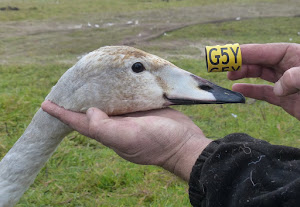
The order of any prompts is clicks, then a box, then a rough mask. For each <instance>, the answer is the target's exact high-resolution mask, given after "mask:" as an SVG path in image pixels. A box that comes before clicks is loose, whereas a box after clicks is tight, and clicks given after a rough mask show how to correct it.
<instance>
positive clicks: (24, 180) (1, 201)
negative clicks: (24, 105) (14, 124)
mask: <svg viewBox="0 0 300 207" xmlns="http://www.w3.org/2000/svg"><path fill="white" fill-rule="evenodd" d="M71 131H72V130H71V129H70V128H69V127H68V126H66V125H65V124H63V123H62V122H60V121H59V120H57V119H56V118H54V117H52V116H50V115H48V114H47V113H46V112H44V111H43V110H42V109H39V110H38V112H37V113H36V114H35V116H34V117H33V119H32V121H31V123H30V124H29V126H28V127H27V129H26V130H25V132H24V134H23V135H22V136H21V137H20V138H19V140H18V141H17V142H16V143H15V144H14V146H13V147H12V148H11V149H10V150H9V152H8V153H7V154H6V155H5V156H4V157H3V159H2V160H1V162H0V206H13V205H14V204H15V203H16V202H18V200H19V199H20V197H21V196H22V195H23V193H24V192H25V191H26V190H27V188H28V187H29V186H30V185H31V184H32V183H33V181H34V179H35V177H36V176H37V174H38V173H39V171H40V170H41V168H42V167H43V166H44V164H45V163H46V162H47V160H48V159H49V158H50V156H51V155H52V154H53V152H54V151H55V150H56V148H57V146H58V145H59V143H60V142H61V141H62V139H63V137H64V136H66V135H67V134H68V133H70V132H71Z"/></svg>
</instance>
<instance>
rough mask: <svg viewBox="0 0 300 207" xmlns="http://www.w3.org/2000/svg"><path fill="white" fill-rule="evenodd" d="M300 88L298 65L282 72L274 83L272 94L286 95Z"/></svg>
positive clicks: (299, 69) (299, 68)
mask: <svg viewBox="0 0 300 207" xmlns="http://www.w3.org/2000/svg"><path fill="white" fill-rule="evenodd" d="M299 90H300V67H294V68H291V69H289V70H287V71H285V72H284V74H283V75H282V77H281V78H280V79H279V80H278V81H277V82H276V83H275V85H274V94H275V95H277V96H287V95H290V94H294V93H297V92H298V91H299Z"/></svg>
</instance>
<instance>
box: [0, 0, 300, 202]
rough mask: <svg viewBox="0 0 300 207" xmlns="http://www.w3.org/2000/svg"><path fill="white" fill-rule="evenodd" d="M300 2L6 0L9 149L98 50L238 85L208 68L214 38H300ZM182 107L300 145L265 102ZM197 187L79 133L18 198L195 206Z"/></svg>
mask: <svg viewBox="0 0 300 207" xmlns="http://www.w3.org/2000/svg"><path fill="white" fill-rule="evenodd" d="M299 8H300V1H299V0H281V1H280V0H228V1H226V2H224V1H218V0H211V1H205V0H127V1H125V0H113V1H111V0H98V1H96V0H26V1H25V0H1V1H0V114H1V115H0V157H3V156H4V155H5V154H6V152H7V151H8V150H9V149H10V148H11V146H12V145H13V144H14V142H15V141H16V140H17V139H18V138H19V136H20V135H21V134H22V133H23V132H24V129H25V128H26V127H27V125H28V124H29V122H30V120H31V118H32V117H33V115H34V113H35V112H36V111H37V110H38V108H39V107H40V104H41V103H42V101H43V100H44V98H45V96H46V95H47V94H48V92H49V91H50V89H51V87H52V86H53V85H54V84H55V83H56V81H57V80H58V79H59V77H60V76H61V75H62V74H63V73H64V72H65V71H66V70H67V69H68V68H69V67H71V66H72V65H73V64H75V63H76V62H77V61H78V60H79V59H80V58H81V57H82V56H83V55H85V54H86V53H88V52H90V51H93V50H95V49H97V48H99V47H101V46H105V45H130V46H133V47H136V48H139V49H142V50H145V51H147V52H149V53H153V54H156V55H158V56H160V57H162V58H165V59H167V60H169V61H171V62H173V63H174V64H176V65H178V66H179V67H181V68H183V69H186V70H188V71H190V72H192V73H195V74H197V75H199V76H201V77H203V78H206V79H209V80H211V81H213V82H215V83H217V84H218V85H221V86H223V87H227V88H231V85H232V84H233V83H234V82H232V81H228V80H227V79H226V74H223V73H222V74H220V73H213V74H208V73H207V72H206V65H205V60H204V56H205V53H204V48H205V46H206V45H217V44H227V43H240V44H244V43H268V42H294V43H300V10H299ZM245 81H246V82H250V83H263V84H268V83H266V82H264V81H261V80H258V79H249V80H243V81H239V82H245ZM174 108H176V109H177V110H180V111H182V112H184V113H185V114H187V115H189V116H190V117H191V118H192V119H193V121H194V122H195V123H196V124H197V125H198V126H199V127H200V128H201V129H202V130H203V131H204V133H205V134H206V136H208V137H210V138H212V139H215V138H220V137H223V136H225V135H227V134H229V133H233V132H245V133H248V134H250V135H251V136H253V137H256V138H260V139H264V140H267V141H269V142H271V143H273V144H284V145H290V146H296V147H299V146H300V139H299V134H300V127H299V121H297V120H296V119H295V118H293V117H291V116H289V115H287V114H286V113H285V112H284V111H283V110H281V109H280V108H278V107H276V106H271V105H269V104H267V103H265V102H261V101H256V100H253V99H247V102H246V104H244V105H241V104H238V105H201V106H178V107H174ZM187 190H188V186H187V184H186V183H184V182H182V181H181V180H179V179H178V178H176V177H175V176H173V175H171V174H170V173H168V172H166V171H164V170H162V169H159V168H157V167H153V166H138V165H134V164H131V163H128V162H126V161H124V160H122V159H121V158H119V157H118V156H117V155H116V154H115V153H114V152H113V151H111V150H110V149H107V148H106V147H104V146H102V145H101V144H99V143H96V142H95V141H93V140H89V139H86V138H85V137H83V136H81V135H79V134H78V133H72V134H71V135H69V136H68V137H67V138H66V139H64V141H63V142H62V144H61V145H60V146H59V148H58V150H57V152H56V153H55V154H54V155H53V157H52V158H51V159H50V160H49V162H48V163H47V164H46V166H45V167H44V168H43V169H42V171H41V173H40V174H39V175H38V178H37V179H36V181H35V183H34V184H33V185H32V186H31V187H30V189H29V190H28V191H27V192H26V194H25V195H24V196H23V197H22V199H21V200H20V202H19V204H18V206H190V204H189V199H188V194H187Z"/></svg>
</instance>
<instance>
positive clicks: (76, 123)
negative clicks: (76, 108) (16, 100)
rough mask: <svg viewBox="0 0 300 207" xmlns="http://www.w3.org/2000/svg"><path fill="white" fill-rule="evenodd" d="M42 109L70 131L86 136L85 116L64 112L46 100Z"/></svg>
mask: <svg viewBox="0 0 300 207" xmlns="http://www.w3.org/2000/svg"><path fill="white" fill-rule="evenodd" d="M42 109H43V110H44V111H45V112H47V113H48V114H50V115H51V116H54V117H56V118H57V119H59V120H60V121H62V122H63V123H65V124H66V125H68V126H70V127H71V128H72V129H75V130H76V131H78V132H80V133H81V134H84V135H86V136H88V120H87V117H86V116H85V114H82V113H77V112H72V111H69V110H66V109H64V108H63V107H60V106H58V105H56V104H54V103H52V102H51V101H48V100H47V101H44V102H43V103H42Z"/></svg>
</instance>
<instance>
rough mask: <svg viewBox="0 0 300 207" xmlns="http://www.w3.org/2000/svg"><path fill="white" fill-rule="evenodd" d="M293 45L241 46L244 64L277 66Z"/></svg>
mask: <svg viewBox="0 0 300 207" xmlns="http://www.w3.org/2000/svg"><path fill="white" fill-rule="evenodd" d="M290 45H291V44H286V43H272V44H246V45H241V51H242V57H243V64H246V65H277V64H278V63H279V62H280V61H281V60H282V59H283V58H284V56H285V54H286V51H287V49H288V47H289V46H290Z"/></svg>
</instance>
